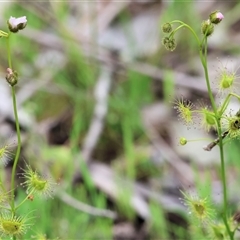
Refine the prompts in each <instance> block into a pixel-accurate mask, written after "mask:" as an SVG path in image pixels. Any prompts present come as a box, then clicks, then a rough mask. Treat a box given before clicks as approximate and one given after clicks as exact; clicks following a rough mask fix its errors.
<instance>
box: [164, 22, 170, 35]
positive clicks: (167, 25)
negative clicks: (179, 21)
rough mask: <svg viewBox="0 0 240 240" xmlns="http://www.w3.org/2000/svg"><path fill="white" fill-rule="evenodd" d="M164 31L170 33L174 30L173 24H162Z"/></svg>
mask: <svg viewBox="0 0 240 240" xmlns="http://www.w3.org/2000/svg"><path fill="white" fill-rule="evenodd" d="M162 31H163V32H164V33H170V32H171V31H172V25H171V24H170V23H164V24H163V25H162Z"/></svg>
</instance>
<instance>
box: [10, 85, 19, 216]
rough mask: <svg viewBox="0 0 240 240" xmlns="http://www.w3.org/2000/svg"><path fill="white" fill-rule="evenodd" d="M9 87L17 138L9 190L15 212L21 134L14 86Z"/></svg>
mask: <svg viewBox="0 0 240 240" xmlns="http://www.w3.org/2000/svg"><path fill="white" fill-rule="evenodd" d="M11 88H12V98H13V110H14V117H15V122H16V129H17V140H18V145H17V151H16V155H15V158H14V163H13V168H12V176H11V190H12V203H11V207H12V211H13V212H15V208H14V189H15V174H16V168H17V163H18V160H19V156H20V151H21V134H20V127H19V121H18V113H17V101H16V94H15V87H14V86H12V87H11Z"/></svg>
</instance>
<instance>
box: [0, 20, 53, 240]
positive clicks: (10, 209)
mask: <svg viewBox="0 0 240 240" xmlns="http://www.w3.org/2000/svg"><path fill="white" fill-rule="evenodd" d="M7 25H8V32H5V31H2V30H0V38H5V39H6V43H7V58H8V67H7V69H6V80H7V83H8V84H9V86H10V88H11V92H12V102H13V112H14V117H15V123H16V132H17V149H16V153H15V154H13V152H12V151H11V150H10V149H9V147H10V146H9V145H8V144H6V145H3V146H2V147H1V148H0V162H2V163H3V164H2V165H6V164H8V162H9V159H10V158H11V157H12V156H14V160H13V167H12V172H11V184H10V189H7V187H5V184H4V181H3V179H1V178H0V238H1V237H10V238H11V239H22V238H24V234H25V233H26V231H27V230H28V229H29V228H30V227H31V226H32V225H34V218H35V217H34V215H33V211H34V210H33V211H28V213H26V215H22V214H18V209H19V208H20V207H21V206H22V205H23V204H26V203H29V202H30V201H33V200H34V196H35V195H44V196H51V193H52V186H53V185H52V182H51V181H50V180H49V179H48V178H45V177H42V176H41V175H40V174H39V173H37V172H36V171H34V170H32V168H31V167H30V166H29V165H27V166H26V169H25V170H24V172H23V174H22V177H24V178H25V180H24V182H23V184H22V185H23V186H24V187H26V196H25V198H24V199H23V200H21V201H19V200H17V199H16V197H15V195H14V192H15V190H16V189H17V187H18V186H17V185H16V182H15V180H16V175H17V173H16V169H17V165H18V161H19V157H20V152H21V133H20V126H19V120H18V109H17V100H16V90H15V87H16V85H17V83H18V73H17V71H15V70H13V63H12V59H14V58H12V55H11V44H10V39H11V38H12V37H13V35H14V34H15V33H18V32H19V31H20V30H23V29H24V28H25V27H26V25H27V18H26V16H23V17H19V18H15V17H10V18H9V20H8V21H7ZM10 155H11V156H10ZM16 200H17V201H16Z"/></svg>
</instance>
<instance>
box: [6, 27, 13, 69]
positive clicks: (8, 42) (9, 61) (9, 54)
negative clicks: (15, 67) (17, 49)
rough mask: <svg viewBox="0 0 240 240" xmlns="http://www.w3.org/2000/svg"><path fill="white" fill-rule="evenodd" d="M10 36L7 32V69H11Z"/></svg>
mask: <svg viewBox="0 0 240 240" xmlns="http://www.w3.org/2000/svg"><path fill="white" fill-rule="evenodd" d="M10 36H11V32H9V34H8V38H7V54H8V67H9V68H11V69H12V61H11V48H10Z"/></svg>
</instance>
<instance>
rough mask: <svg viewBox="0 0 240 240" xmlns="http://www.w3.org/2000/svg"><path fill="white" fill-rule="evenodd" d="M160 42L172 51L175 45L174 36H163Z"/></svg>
mask: <svg viewBox="0 0 240 240" xmlns="http://www.w3.org/2000/svg"><path fill="white" fill-rule="evenodd" d="M162 44H163V45H164V46H165V48H166V49H167V50H169V51H173V50H174V49H175V48H176V46H177V44H176V41H175V39H174V38H169V37H165V38H163V40H162Z"/></svg>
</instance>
